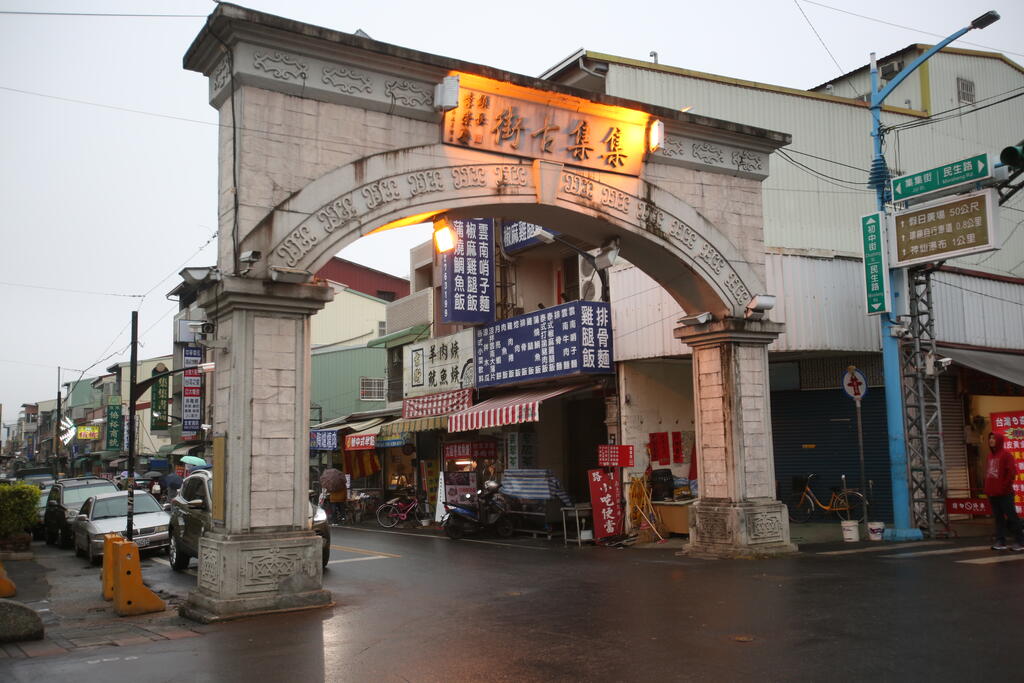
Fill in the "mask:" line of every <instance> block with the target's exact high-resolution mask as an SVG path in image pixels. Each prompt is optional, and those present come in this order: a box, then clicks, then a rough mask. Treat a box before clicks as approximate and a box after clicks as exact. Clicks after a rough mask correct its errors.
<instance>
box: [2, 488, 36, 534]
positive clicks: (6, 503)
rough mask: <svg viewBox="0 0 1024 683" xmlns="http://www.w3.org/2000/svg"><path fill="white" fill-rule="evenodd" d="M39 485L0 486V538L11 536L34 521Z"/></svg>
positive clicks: (24, 529) (25, 528) (23, 529)
mask: <svg viewBox="0 0 1024 683" xmlns="http://www.w3.org/2000/svg"><path fill="white" fill-rule="evenodd" d="M38 502H39V487H38V486H33V485H32V484H12V485H10V486H0V538H4V537H6V536H13V535H14V534H18V533H22V532H24V531H27V530H28V529H31V528H32V525H33V524H35V523H36V503H38Z"/></svg>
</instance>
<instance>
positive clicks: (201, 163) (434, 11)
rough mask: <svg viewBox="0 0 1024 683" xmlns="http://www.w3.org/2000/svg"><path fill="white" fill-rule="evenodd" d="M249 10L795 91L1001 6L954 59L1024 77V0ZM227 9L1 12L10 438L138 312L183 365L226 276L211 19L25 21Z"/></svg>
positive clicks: (444, 42)
mask: <svg viewBox="0 0 1024 683" xmlns="http://www.w3.org/2000/svg"><path fill="white" fill-rule="evenodd" d="M239 4H243V5H246V6H248V7H251V8H253V9H258V10H261V11H265V12H270V13H273V14H278V15H281V16H285V17H288V18H290V19H295V20H299V21H304V22H308V23H311V24H316V25H319V26H325V27H329V28H332V29H337V30H341V31H347V32H354V31H355V30H356V29H362V30H363V31H365V32H366V33H368V34H369V35H370V36H371V37H372V38H374V39H376V40H380V41H384V42H388V43H394V44H396V45H401V46H404V47H410V48H414V49H417V50H423V51H427V52H432V53H436V54H441V55H445V56H449V57H455V58H458V59H463V60H467V61H470V62H477V63H480V64H486V65H489V66H494V67H498V68H501V69H505V70H508V71H513V72H517V73H522V74H527V75H532V76H537V75H540V74H541V73H542V72H543V71H545V70H546V69H547V68H548V67H550V66H553V65H554V64H556V63H558V62H560V61H561V60H562V59H564V58H565V57H567V56H569V55H570V54H572V53H573V52H575V51H576V50H577V49H579V48H581V47H584V48H587V49H589V50H594V51H597V52H604V53H608V54H613V55H618V56H622V57H629V58H633V59H641V60H647V59H649V53H650V52H651V51H656V52H657V53H658V57H659V61H660V62H661V63H662V64H670V65H673V66H679V67H683V68H687V69H694V70H698V71H707V72H711V73H717V74H722V75H726V76H732V77H736V78H743V79H749V80H754V81H760V82H764V83H772V84H777V85H785V86H790V87H795V88H811V87H813V86H815V85H818V84H820V83H822V82H824V81H827V80H829V79H831V78H833V77H835V76H837V75H838V74H839V73H841V71H849V70H852V69H854V68H857V67H859V66H861V65H863V64H865V63H866V62H867V59H868V53H870V52H872V51H874V52H876V53H878V55H879V56H883V55H886V54H889V53H891V52H894V51H896V50H898V49H900V48H902V47H905V46H907V45H909V44H911V43H917V42H921V43H933V42H935V41H936V40H937V39H938V38H941V37H944V36H946V35H948V34H950V33H952V32H954V31H955V30H957V29H958V28H960V27H962V26H965V25H967V24H968V23H970V21H971V20H972V19H973V18H975V17H976V16H978V15H980V14H982V13H984V12H985V11H987V10H989V9H995V10H997V11H999V12H1000V14H1001V15H1002V17H1003V18H1002V20H1001V21H999V22H997V23H996V24H994V25H992V26H990V27H988V28H987V29H985V30H984V31H973V32H971V33H969V34H968V35H967V36H966V38H967V39H968V40H967V41H964V40H961V41H959V42H958V43H956V45H959V46H961V47H971V48H975V49H989V50H994V51H998V52H1003V53H1004V54H1007V55H1008V56H1009V57H1010V58H1011V59H1013V60H1014V61H1016V62H1018V63H1024V54H1020V53H1024V47H1022V41H1021V36H1022V35H1024V18H1022V17H1024V3H1021V2H1020V0H1012V1H1011V0H994V1H993V2H992V3H988V2H976V1H974V0H959V1H956V2H953V1H950V0H927V1H922V0H902V1H900V2H892V0H856V2H849V1H847V0H826V1H825V2H822V3H818V2H811V1H810V0H718V1H717V2H692V1H687V0H665V1H661V0H658V1H648V2H641V3H625V2H607V1H602V0H594V1H592V2H575V1H572V0H570V1H569V2H560V3H556V2H551V1H550V0H546V1H544V2H534V1H533V0H520V2H514V3H512V2H492V3H487V2H475V3H430V2H423V0H390V1H389V2H367V1H365V0H356V1H355V2H351V1H350V2H339V1H338V0H322V1H314V0H304V1H302V2H296V1H294V0H293V1H292V2H284V1H283V0H262V1H260V0H251V1H250V2H248V3H245V2H243V3H239ZM212 10H213V3H212V2H208V1H203V0H180V1H172V0H163V1H159V0H131V1H129V0H123V1H121V2H116V1H113V0H93V1H89V2H85V1H82V0H78V1H76V2H60V1H58V0H0V63H2V64H3V66H4V68H3V70H2V72H0V122H2V130H3V134H2V135H3V137H2V143H0V198H2V202H3V204H2V206H3V212H2V217H0V221H2V226H3V227H2V230H0V321H2V322H0V403H2V405H3V421H4V422H5V423H10V422H12V421H14V420H15V419H16V417H17V412H18V409H19V407H20V405H21V404H22V403H29V402H36V401H40V400H46V399H50V398H54V397H55V394H56V387H57V372H58V371H57V368H58V366H62V367H64V368H65V370H63V372H62V375H61V377H62V379H63V380H64V381H68V380H71V379H75V378H77V377H78V376H79V374H80V371H81V370H85V369H88V368H90V367H91V369H90V370H88V372H87V374H86V377H89V376H94V375H96V374H99V373H101V372H102V371H103V368H105V367H107V366H109V365H110V364H111V363H114V362H116V361H119V360H126V359H127V357H128V356H127V344H128V341H129V336H128V323H129V320H130V315H131V311H132V310H133V309H135V308H138V310H139V316H140V331H141V340H142V342H143V344H144V346H143V348H142V349H140V356H141V357H153V356H158V355H162V354H166V353H170V350H171V346H172V338H171V324H170V319H171V314H172V312H173V311H174V310H175V309H176V305H175V304H174V303H173V302H171V301H168V300H167V299H166V296H165V295H166V293H167V292H168V291H170V290H171V289H172V288H173V287H174V286H175V285H176V284H177V282H178V279H177V273H178V271H179V270H180V269H181V268H183V267H184V266H186V265H212V264H213V263H214V261H215V249H214V246H213V244H212V239H213V237H214V233H215V230H216V203H215V197H216V164H217V157H216V153H217V150H216V145H215V139H216V127H215V121H216V118H215V115H214V110H213V109H212V108H210V106H209V105H208V104H207V101H206V94H207V85H206V79H205V78H203V77H202V76H201V75H199V74H196V73H193V72H187V71H185V70H183V69H182V67H181V60H182V56H183V55H184V53H185V50H186V49H187V48H188V46H189V45H190V44H191V42H192V39H193V38H194V37H195V35H196V34H197V33H198V32H199V30H200V28H201V27H202V25H203V22H204V18H200V17H182V18H171V17H162V18H150V17H106V16H53V15H39V14H27V13H21V12H36V13H38V12H78V13H81V12H90V13H133V14H140V13H142V14H178V15H182V14H185V15H201V16H202V17H205V16H206V15H207V14H209V13H210V12H211V11H212ZM851 12H852V13H856V14H851ZM857 15H860V16H857ZM936 36H938V38H937V37H936ZM823 44H824V45H823ZM826 48H827V50H826ZM830 53H831V56H830ZM1015 53H1016V54H1015ZM836 62H838V66H837V65H836ZM695 113H700V112H699V107H698V109H697V110H696V112H695ZM868 150H869V145H868V140H867V131H865V158H867V155H868V153H869V152H868ZM424 238H425V233H424V232H423V231H422V230H419V232H415V231H413V232H412V234H410V232H407V231H401V230H393V231H390V232H388V233H384V234H383V235H378V236H371V237H367V238H364V239H363V240H361V241H360V242H359V243H357V244H355V245H353V246H352V247H350V248H349V249H347V250H346V251H345V252H343V253H342V254H341V255H342V256H343V257H345V258H349V259H351V260H353V261H357V262H360V263H364V264H366V265H368V266H371V267H374V268H377V269H380V270H384V271H387V272H390V273H394V274H396V275H403V276H405V275H408V273H407V270H408V256H407V252H406V250H407V247H408V246H409V245H410V244H414V243H417V242H419V241H422V240H423V239H424ZM113 295H117V296H113ZM132 295H134V296H132ZM141 295H144V298H140V296H141ZM68 368H74V369H75V370H70V369H68Z"/></svg>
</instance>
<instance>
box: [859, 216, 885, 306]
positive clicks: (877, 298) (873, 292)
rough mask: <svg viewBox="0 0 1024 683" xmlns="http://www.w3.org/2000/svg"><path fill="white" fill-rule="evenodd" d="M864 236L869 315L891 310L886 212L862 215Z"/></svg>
mask: <svg viewBox="0 0 1024 683" xmlns="http://www.w3.org/2000/svg"><path fill="white" fill-rule="evenodd" d="M860 228H861V233H862V235H863V237H864V242H863V244H864V303H865V306H866V308H867V313H868V315H878V314H880V313H887V312H888V311H889V264H888V263H887V262H886V256H885V253H886V246H885V214H884V213H882V212H880V211H876V212H875V213H869V214H868V215H867V216H862V217H861V219H860Z"/></svg>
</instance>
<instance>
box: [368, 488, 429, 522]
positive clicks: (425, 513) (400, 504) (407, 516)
mask: <svg viewBox="0 0 1024 683" xmlns="http://www.w3.org/2000/svg"><path fill="white" fill-rule="evenodd" d="M429 519H430V510H429V505H428V504H427V503H426V502H424V501H421V500H420V499H419V498H417V497H416V496H413V495H409V496H400V497H398V498H393V499H391V500H389V501H388V502H386V503H384V504H383V505H381V506H380V507H379V508H377V523H378V524H380V525H381V526H382V527H384V528H385V529H391V528H392V527H395V526H398V524H399V522H415V523H416V525H417V526H419V525H422V524H423V523H424V522H425V521H427V520H429Z"/></svg>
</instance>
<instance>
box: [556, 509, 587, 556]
mask: <svg viewBox="0 0 1024 683" xmlns="http://www.w3.org/2000/svg"><path fill="white" fill-rule="evenodd" d="M588 519H589V520H590V521H591V523H590V526H591V528H593V526H594V523H593V520H594V510H593V507H592V506H591V505H590V503H579V504H577V505H574V506H573V507H564V508H562V545H568V544H569V541H576V547H577V548H578V547H581V546H582V545H583V538H582V535H581V534H580V532H581V531H583V529H585V528H586V526H587V525H586V520H588ZM570 520H571V521H572V523H573V524H574V525H575V530H576V533H575V535H574V536H569V529H571V528H573V527H571V526H569V524H570ZM589 540H590V541H593V537H591V538H590V539H589Z"/></svg>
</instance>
